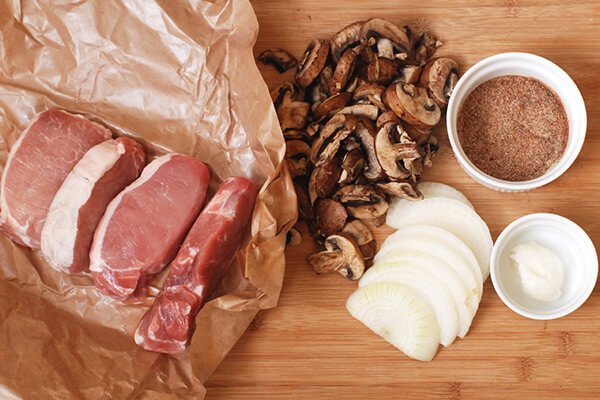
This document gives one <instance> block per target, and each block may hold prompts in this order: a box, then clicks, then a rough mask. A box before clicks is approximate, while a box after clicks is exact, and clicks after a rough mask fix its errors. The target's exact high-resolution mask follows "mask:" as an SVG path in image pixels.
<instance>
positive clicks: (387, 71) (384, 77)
mask: <svg viewBox="0 0 600 400" xmlns="http://www.w3.org/2000/svg"><path fill="white" fill-rule="evenodd" d="M397 70H398V68H397V67H396V64H395V63H394V62H393V61H390V60H388V59H387V58H381V57H375V59H373V60H372V61H371V62H370V63H369V66H368V67H367V81H368V82H371V83H378V84H380V85H387V84H388V83H390V82H391V80H392V79H394V76H395V75H396V71H397Z"/></svg>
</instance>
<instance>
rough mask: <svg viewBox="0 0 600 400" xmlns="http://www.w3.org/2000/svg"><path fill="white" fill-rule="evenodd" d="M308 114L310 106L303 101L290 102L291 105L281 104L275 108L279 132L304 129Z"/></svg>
mask: <svg viewBox="0 0 600 400" xmlns="http://www.w3.org/2000/svg"><path fill="white" fill-rule="evenodd" d="M309 112H310V104H309V103H305V102H303V101H292V102H291V103H282V104H281V105H280V106H279V107H278V108H277V118H279V125H281V130H282V131H286V130H288V129H304V127H305V126H306V121H307V120H308V113H309Z"/></svg>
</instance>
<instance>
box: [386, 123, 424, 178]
mask: <svg viewBox="0 0 600 400" xmlns="http://www.w3.org/2000/svg"><path fill="white" fill-rule="evenodd" d="M403 133H404V131H403V129H402V125H400V124H397V123H394V122H388V123H387V124H385V125H384V126H383V127H381V129H379V131H378V132H377V138H376V139H375V150H376V153H377V160H379V165H381V167H382V168H383V170H384V171H385V173H386V175H387V176H388V177H389V178H390V179H392V180H397V179H406V178H408V177H409V176H410V173H409V171H408V170H407V169H406V168H405V167H404V165H403V162H404V160H407V159H415V158H420V157H421V153H420V152H419V149H418V148H417V144H416V143H415V142H413V141H409V142H408V143H393V142H392V138H393V137H400V136H401V135H402V134H403Z"/></svg>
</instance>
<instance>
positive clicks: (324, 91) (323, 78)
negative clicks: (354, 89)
mask: <svg viewBox="0 0 600 400" xmlns="http://www.w3.org/2000/svg"><path fill="white" fill-rule="evenodd" d="M332 76H333V67H332V66H331V65H330V64H326V65H325V67H323V70H322V71H321V73H320V74H319V76H318V77H317V79H315V80H314V81H313V82H312V83H311V84H310V85H309V86H308V87H307V88H306V93H307V99H308V101H310V102H311V103H317V102H321V101H323V100H325V99H326V98H327V97H329V84H330V83H331V77H332Z"/></svg>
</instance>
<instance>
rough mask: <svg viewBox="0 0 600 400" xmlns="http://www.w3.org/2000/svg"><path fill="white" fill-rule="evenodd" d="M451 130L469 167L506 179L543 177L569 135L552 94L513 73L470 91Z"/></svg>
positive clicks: (546, 89)
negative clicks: (456, 137) (458, 141)
mask: <svg viewBox="0 0 600 400" xmlns="http://www.w3.org/2000/svg"><path fill="white" fill-rule="evenodd" d="M457 129H458V135H459V139H460V143H461V145H462V148H463V150H464V152H465V154H466V155H467V157H468V158H469V159H470V160H471V161H472V162H473V164H475V166H476V167H477V168H479V169H480V170H482V171H483V172H485V173H486V174H488V175H491V176H493V177H495V178H499V179H503V180H507V181H526V180H530V179H534V178H537V177H539V176H541V175H543V174H544V173H545V172H546V171H548V169H550V168H551V167H553V166H554V165H555V164H556V163H557V162H558V161H559V160H560V158H561V156H562V154H563V152H564V150H565V147H566V145H567V140H568V136H569V122H568V120H567V113H566V111H565V108H564V107H563V105H562V103H561V101H560V98H559V97H558V96H557V95H556V93H554V91H552V89H550V88H549V87H547V86H546V85H545V84H543V83H542V82H540V81H538V80H537V79H534V78H529V77H524V76H517V75H506V76H500V77H497V78H493V79H491V80H489V81H487V82H484V83H482V84H481V85H479V86H478V87H477V88H476V89H475V90H474V91H473V92H471V94H469V95H468V96H467V98H466V99H465V101H464V102H463V103H462V105H461V107H460V109H459V112H458V118H457Z"/></svg>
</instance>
